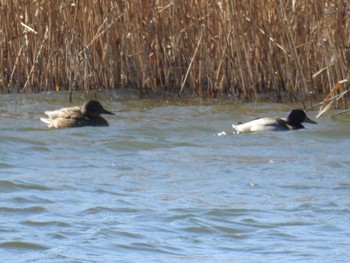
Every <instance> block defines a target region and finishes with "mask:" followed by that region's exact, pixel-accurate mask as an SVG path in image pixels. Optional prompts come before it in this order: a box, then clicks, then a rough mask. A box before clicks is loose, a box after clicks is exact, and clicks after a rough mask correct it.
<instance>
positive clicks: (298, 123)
mask: <svg viewBox="0 0 350 263" xmlns="http://www.w3.org/2000/svg"><path fill="white" fill-rule="evenodd" d="M303 122H307V123H312V124H317V122H315V121H313V120H311V119H310V118H309V117H307V116H306V113H305V111H303V110H301V109H293V110H291V111H290V112H289V113H288V114H287V118H259V119H255V120H252V121H249V122H246V123H241V124H238V125H232V127H233V128H234V129H235V130H236V131H237V132H266V131H289V130H299V129H304V128H305V127H304V126H303V125H302V123H303Z"/></svg>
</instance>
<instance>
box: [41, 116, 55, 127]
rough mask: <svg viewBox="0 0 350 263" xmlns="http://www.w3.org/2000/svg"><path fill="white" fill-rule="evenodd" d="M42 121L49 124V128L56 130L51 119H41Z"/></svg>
mask: <svg viewBox="0 0 350 263" xmlns="http://www.w3.org/2000/svg"><path fill="white" fill-rule="evenodd" d="M40 120H41V121H42V122H43V123H45V124H47V127H49V128H54V127H55V124H54V123H53V121H52V119H50V118H40Z"/></svg>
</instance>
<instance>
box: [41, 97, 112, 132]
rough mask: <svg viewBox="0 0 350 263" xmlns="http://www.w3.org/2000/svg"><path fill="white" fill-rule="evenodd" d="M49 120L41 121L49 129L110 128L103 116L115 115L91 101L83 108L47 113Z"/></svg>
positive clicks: (43, 119) (77, 107)
mask: <svg viewBox="0 0 350 263" xmlns="http://www.w3.org/2000/svg"><path fill="white" fill-rule="evenodd" d="M45 114H46V115H47V116H48V118H41V119H40V120H41V121H42V122H44V123H46V124H47V127H49V128H56V129H58V128H71V127H83V126H109V125H108V122H107V121H106V120H105V119H104V118H102V117H101V116H100V115H101V114H111V115H114V113H112V112H110V111H107V110H105V109H104V108H103V107H102V105H101V104H100V103H99V102H98V101H96V100H90V101H88V102H86V103H85V104H84V105H83V106H75V107H69V108H62V109H59V110H55V111H45Z"/></svg>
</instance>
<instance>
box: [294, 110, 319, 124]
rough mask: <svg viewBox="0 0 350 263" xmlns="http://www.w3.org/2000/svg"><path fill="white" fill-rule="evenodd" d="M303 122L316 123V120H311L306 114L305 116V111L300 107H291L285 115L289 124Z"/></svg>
mask: <svg viewBox="0 0 350 263" xmlns="http://www.w3.org/2000/svg"><path fill="white" fill-rule="evenodd" d="M303 122H307V123H312V124H317V122H315V121H313V120H311V119H310V118H309V117H308V116H306V113H305V111H303V110H301V109H293V110H291V111H290V112H289V113H288V115H287V123H288V124H290V125H295V126H297V125H300V124H301V123H303Z"/></svg>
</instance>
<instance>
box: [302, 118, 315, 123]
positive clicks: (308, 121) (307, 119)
mask: <svg viewBox="0 0 350 263" xmlns="http://www.w3.org/2000/svg"><path fill="white" fill-rule="evenodd" d="M304 122H307V123H312V124H317V122H315V121H313V120H311V119H309V117H305V120H304Z"/></svg>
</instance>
